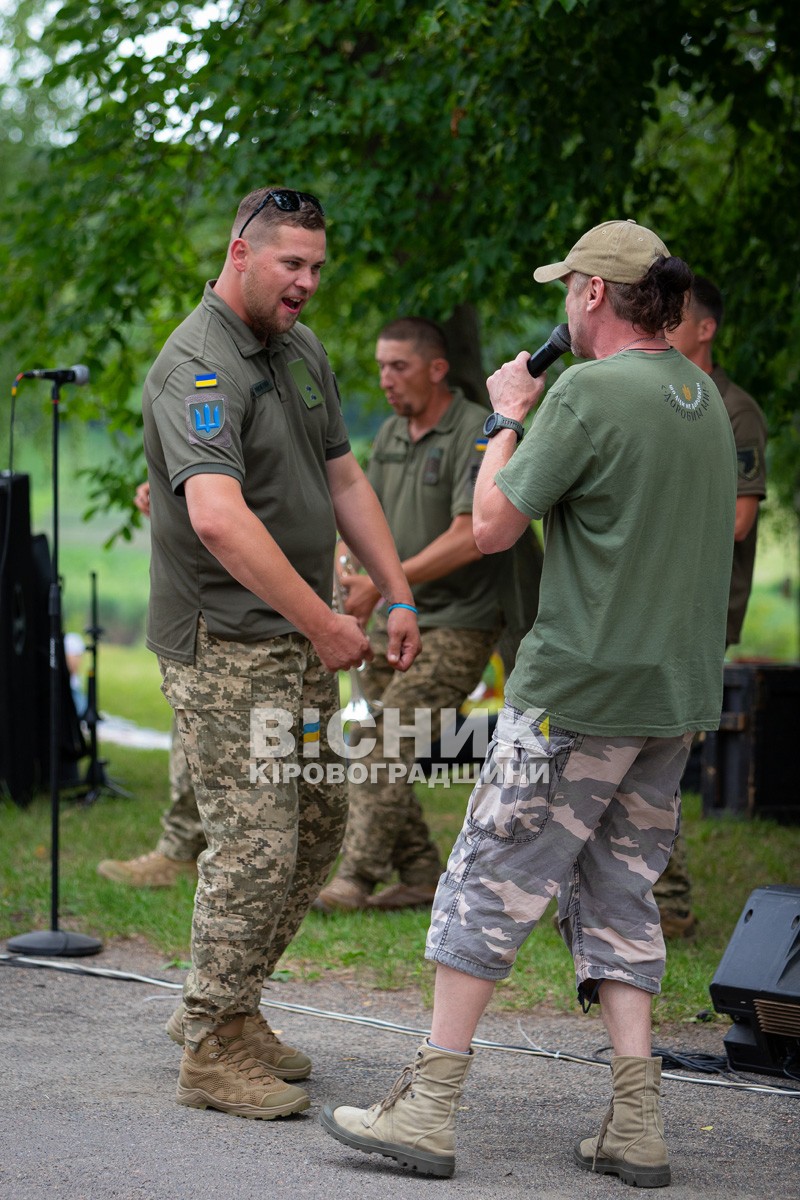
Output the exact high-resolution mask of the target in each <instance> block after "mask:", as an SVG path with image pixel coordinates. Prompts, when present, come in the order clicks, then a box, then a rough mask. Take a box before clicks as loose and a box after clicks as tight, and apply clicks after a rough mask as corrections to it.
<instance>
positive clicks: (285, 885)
mask: <svg viewBox="0 0 800 1200" xmlns="http://www.w3.org/2000/svg"><path fill="white" fill-rule="evenodd" d="M159 665H160V667H161V672H162V676H163V685H162V688H163V691H164V694H165V695H166V697H167V699H168V700H169V702H170V704H171V705H172V708H173V710H174V712H175V716H176V720H177V724H178V729H179V732H180V735H181V740H182V743H183V747H184V750H185V752H186V759H187V762H188V764H189V770H190V773H191V778H192V784H193V786H194V792H195V795H196V797H197V807H198V809H199V812H200V817H201V819H202V822H203V829H204V831H205V836H206V840H207V842H208V848H207V849H206V850H204V851H203V853H202V854H201V855H200V858H199V860H198V881H197V893H196V896H195V906H194V918H193V921H192V969H191V971H190V972H189V975H188V977H187V980H186V984H185V986H184V993H183V998H184V1003H185V1005H186V1016H185V1017H184V1023H183V1029H184V1034H185V1037H186V1041H187V1043H188V1045H190V1046H191V1047H192V1048H196V1047H197V1046H199V1045H200V1043H201V1042H202V1040H203V1038H204V1037H205V1036H206V1035H207V1034H208V1033H209V1032H210V1031H211V1030H212V1029H214V1028H216V1027H217V1026H218V1025H222V1024H225V1023H226V1022H227V1021H230V1020H231V1019H232V1018H233V1017H234V1016H236V1015H237V1014H239V1013H251V1014H252V1013H255V1012H257V1011H258V1004H259V1000H260V998H261V989H262V987H263V984H264V981H265V980H266V979H267V978H268V977H269V975H270V974H271V973H272V971H273V970H274V968H275V964H276V963H277V961H278V959H279V958H280V956H281V954H282V953H283V951H284V950H285V948H286V946H287V945H288V944H289V942H290V941H291V939H292V937H293V936H294V934H295V933H296V931H297V929H298V927H299V925H300V922H301V921H302V920H303V917H304V916H305V914H306V912H307V911H308V908H309V906H310V904H311V902H312V900H313V899H314V898H315V896H316V895H317V893H318V892H319V890H320V888H321V887H322V884H323V883H324V882H325V879H326V878H327V875H328V873H329V871H330V868H331V866H332V864H333V862H334V860H335V858H336V855H337V853H338V850H339V846H340V844H341V840H342V835H343V833H344V826H345V821H346V816H347V797H346V789H345V785H344V784H329V783H324V782H323V783H321V784H319V785H317V784H313V783H309V782H307V781H306V780H305V779H303V778H302V777H301V778H299V779H290V780H288V781H283V779H282V777H280V779H281V781H279V782H277V783H272V782H261V781H260V780H259V781H257V782H254V783H251V782H250V778H251V777H250V773H249V772H250V761H249V760H250V712H251V708H253V707H254V706H265V707H266V706H269V707H273V708H285V709H286V710H288V711H289V712H291V713H292V714H293V718H294V720H293V724H294V728H295V730H300V729H302V710H303V708H304V707H308V708H317V709H319V713H320V720H321V722H322V723H323V727H324V726H325V725H326V724H327V722H328V720H330V718H331V717H332V716H333V714H334V713H335V712H336V710H337V709H338V707H339V705H338V695H337V689H336V680H335V677H334V676H333V675H331V674H330V673H329V672H327V671H326V670H325V669H324V668H323V667H322V664H321V663H320V661H319V659H318V658H317V656H316V654H315V653H314V651H313V649H312V647H311V645H310V643H309V642H308V641H307V640H306V639H305V638H304V637H302V636H301V635H300V634H286V635H283V636H280V637H275V638H271V639H270V640H269V641H267V642H264V643H261V644H255V645H254V644H250V643H241V642H231V641H224V640H221V639H218V638H215V637H212V636H210V635H209V634H208V633H207V630H206V628H205V625H204V623H203V621H202V619H201V621H200V622H199V624H198V633H197V646H196V657H195V663H194V665H189V664H186V663H180V662H177V661H175V660H173V659H167V658H160V659H159ZM280 761H281V762H282V763H286V762H287V761H291V760H287V759H282V760H280ZM317 761H318V762H319V763H320V764H321V765H322V767H323V770H324V768H325V767H326V765H327V764H328V763H333V762H340V760H339V759H337V758H336V757H335V756H334V754H333V752H332V751H331V750H330V749H329V748H328V747H327V743H325V742H324V741H323V742H322V743H321V745H320V751H319V758H318V760H317Z"/></svg>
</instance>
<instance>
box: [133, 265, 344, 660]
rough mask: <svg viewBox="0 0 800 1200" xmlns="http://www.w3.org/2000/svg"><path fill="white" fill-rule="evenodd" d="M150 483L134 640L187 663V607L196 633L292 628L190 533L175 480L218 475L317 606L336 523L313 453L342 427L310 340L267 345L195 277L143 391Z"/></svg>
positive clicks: (328, 574) (319, 351) (251, 634)
mask: <svg viewBox="0 0 800 1200" xmlns="http://www.w3.org/2000/svg"><path fill="white" fill-rule="evenodd" d="M142 408H143V416H144V447H145V456H146V458H147V467H148V478H149V480H150V514H151V545H152V555H151V564H150V607H149V613H148V626H147V644H148V646H149V647H150V649H151V650H154V651H155V652H156V653H157V654H161V655H164V656H166V657H167V658H173V659H177V660H178V661H179V662H193V661H194V641H195V631H196V628H197V619H198V616H199V615H200V614H201V613H202V614H203V616H204V617H205V620H206V624H207V625H208V629H209V632H210V633H212V634H213V635H214V636H216V637H220V638H229V639H231V640H232V641H241V642H258V641H262V640H263V639H265V638H269V637H274V636H276V635H278V634H281V633H287V632H291V631H292V629H293V626H292V625H291V623H290V622H289V621H287V620H286V618H285V617H283V616H282V615H281V614H280V613H277V612H276V611H275V610H274V609H272V608H270V607H269V605H267V604H265V603H264V601H263V600H260V599H259V598H258V597H257V596H255V595H254V594H253V593H252V592H250V591H248V590H247V588H245V587H243V586H242V585H241V584H240V583H238V582H237V581H236V580H235V579H233V578H232V576H231V575H230V574H229V573H228V572H227V571H226V570H225V568H224V567H223V566H222V565H221V564H220V563H219V561H218V560H217V559H216V558H215V557H214V555H213V554H211V553H210V552H209V551H208V550H206V548H205V547H204V546H203V544H202V542H201V541H200V539H199V538H198V536H197V534H196V533H195V532H194V529H193V528H192V525H191V522H190V520H189V514H188V511H187V505H186V500H185V498H184V494H183V485H184V483H185V481H186V480H187V479H188V478H189V477H190V476H192V475H215V474H220V475H229V476H231V477H232V478H234V479H236V480H238V481H239V483H240V484H241V486H242V494H243V496H244V500H245V503H246V504H247V506H248V508H250V509H251V510H252V512H254V513H255V514H256V516H257V517H258V518H259V520H260V521H262V522H263V524H264V526H265V528H266V529H267V530H268V531H269V533H270V534H271V535H272V537H273V538H274V539H275V541H276V542H277V543H278V545H279V546H280V548H281V550H282V551H283V552H284V554H285V555H286V557H287V558H288V559H289V561H290V563H291V564H292V566H293V567H294V569H295V570H296V571H297V572H298V574H299V575H301V576H302V578H303V579H304V580H305V581H306V582H307V583H308V584H309V585H310V586H311V587H312V588H313V589H314V591H315V592H316V593H317V594H318V595H319V596H320V597H321V598H322V599H324V600H325V601H326V603H330V599H331V591H332V578H333V554H334V546H335V539H336V521H335V517H334V511H333V504H332V501H331V496H330V492H329V489H328V479H327V471H326V466H325V464H326V462H327V460H328V459H331V458H336V457H339V456H340V455H343V454H346V453H347V452H348V451H349V449H350V446H349V442H348V438H347V430H346V428H345V425H344V421H343V419H342V415H341V406H340V401H339V394H338V391H337V387H336V381H335V379H334V376H333V372H332V371H331V369H330V365H329V363H328V359H327V356H326V354H325V351H324V349H323V347H322V345H321V343H320V342H319V341H318V340H317V338H315V337H314V335H313V334H312V333H311V331H310V330H309V329H307V328H306V327H305V326H303V325H299V324H298V325H295V327H294V328H293V329H292V330H291V332H290V333H288V334H285V335H282V336H278V337H275V338H271V339H270V341H269V343H268V344H267V346H266V347H265V346H264V345H262V343H261V342H259V341H258V339H257V338H256V337H255V335H254V334H253V332H252V330H251V329H250V327H249V326H248V325H246V324H245V323H244V321H242V320H241V319H240V318H239V317H237V316H236V314H235V313H234V312H233V311H232V310H231V309H230V308H229V307H228V305H227V304H225V302H224V301H223V300H221V299H220V297H219V296H218V295H217V294H216V292H215V291H214V290H213V285H212V284H211V283H209V284H206V288H205V292H204V295H203V299H202V301H201V303H200V304H199V305H198V307H197V308H196V309H195V310H194V312H192V313H190V315H189V316H188V317H187V318H186V320H185V321H183V323H182V324H181V325H179V326H178V328H177V329H176V330H175V332H174V333H173V334H172V335H171V336H170V338H169V339H168V340H167V342H166V344H165V346H164V348H163V349H162V351H161V353H160V354H159V356H158V358H157V359H156V361H155V363H154V364H153V366H152V368H151V370H150V372H149V374H148V376H147V379H146V381H145V386H144V396H143V405H142Z"/></svg>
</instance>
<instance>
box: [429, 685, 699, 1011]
mask: <svg viewBox="0 0 800 1200" xmlns="http://www.w3.org/2000/svg"><path fill="white" fill-rule="evenodd" d="M691 740H692V735H691V734H686V735H684V736H682V737H672V738H648V737H616V738H607V737H596V736H592V735H589V734H581V733H574V732H571V731H569V730H565V729H559V728H556V726H554V725H548V724H547V723H546V717H545V715H544V714H542V715H541V716H539V717H537V718H534V717H533V716H532V715H531V714H524V713H521V712H519V710H518V709H514V708H511V707H510V706H508V705H507V706H506V707H505V708H504V709H503V711H502V713H501V714H500V717H499V719H498V723H497V728H496V730H495V734H494V737H493V739H492V742H491V744H490V746H489V752H488V754H487V757H486V761H485V763H484V765H483V768H482V771H481V777H480V780H479V782H478V783H477V784H476V786H475V788H474V789H473V792H472V795H471V796H470V799H469V802H468V806H467V813H466V818H465V821H464V825H463V827H462V830H461V833H460V834H459V836H458V839H457V841H456V844H455V846H454V847H453V850H452V851H451V854H450V858H449V860H448V863H447V869H446V870H445V872H444V874H443V875H442V876H441V878H440V880H439V886H438V889H437V892H436V898H435V900H434V902H433V911H432V914H431V926H430V930H429V932H428V941H427V947H426V957H427V958H429V959H433V960H434V961H436V962H439V963H443V964H445V965H447V966H450V967H454V968H455V969H456V970H459V971H464V972H465V973H466V974H468V975H473V976H476V977H478V978H481V979H503V978H505V977H506V976H507V975H508V974H509V972H510V971H511V968H512V965H513V963H514V960H515V958H516V955H517V952H518V950H519V947H520V946H521V945H522V943H523V941H524V940H525V938H526V937H527V936H528V934H529V933H530V931H531V930H532V929H533V928H534V926H535V925H536V923H537V921H538V920H539V919H540V917H541V916H542V913H543V912H544V910H545V908H546V907H547V904H548V902H549V901H550V899H551V898H552V897H553V896H554V895H556V894H558V897H559V921H560V928H561V932H562V936H563V937H564V940H565V942H566V943H567V946H568V947H569V949H570V951H571V953H572V956H573V959H574V963H575V972H576V978H577V982H578V989H579V992H580V993H581V995H582V996H583V997H584V998H590V997H591V995H592V993H593V991H594V986H593V984H594V981H601V980H603V979H616V980H620V981H622V982H624V983H628V984H631V985H632V986H634V987H638V988H641V989H642V990H644V991H648V992H652V993H657V992H658V991H660V987H661V978H662V976H663V973H664V957H665V953H664V939H663V937H662V935H661V927H660V923H659V914H658V908H657V906H656V903H655V901H654V899H653V892H652V888H653V884H654V883H655V881H656V880H657V879H658V877H659V875H660V874H661V873H662V871H663V870H664V868H665V866H666V864H667V861H668V859H669V856H670V852H671V850H672V844H673V841H674V839H675V836H676V834H677V831H678V827H679V823H680V789H679V784H680V778H681V775H682V773H683V768H684V765H685V762H686V758H687V756H688V753H689V746H690V744H691Z"/></svg>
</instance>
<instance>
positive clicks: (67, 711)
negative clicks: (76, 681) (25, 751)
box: [30, 533, 86, 788]
mask: <svg viewBox="0 0 800 1200" xmlns="http://www.w3.org/2000/svg"><path fill="white" fill-rule="evenodd" d="M30 553H31V559H32V561H33V584H34V606H33V608H34V618H35V620H34V627H35V630H36V636H35V639H34V660H35V662H34V673H35V677H36V687H35V693H36V696H37V698H38V707H37V712H36V729H35V739H36V757H37V760H38V762H39V777H40V780H41V782H42V784H44V783H45V782H46V781H47V780H49V778H50V687H51V680H52V672H51V670H50V616H49V612H48V596H49V593H50V586H51V578H50V577H51V573H52V560H51V557H50V547H49V546H48V543H47V538H46V537H45V535H44V534H43V533H37V534H35V535H34V537H33V538H31V551H30ZM56 652H57V654H58V655H59V671H60V674H59V679H60V692H59V703H58V708H59V716H60V726H61V728H60V730H59V739H58V745H59V768H58V779H59V786H60V787H62V788H68V787H75V786H77V784H78V783H79V782H80V777H79V774H78V769H77V767H76V765H75V764H76V763H77V762H78V760H79V759H80V758H82V757H83V756H84V755H85V754H86V742H85V740H84V737H83V732H82V730H81V723H80V718H79V717H78V714H77V712H76V710H75V700H74V698H73V695H72V689H71V688H70V686H69V669H68V667H67V658H66V654H65V652H64V638H63V635H62V637H61V638H60V640H59V643H58V649H57V651H56Z"/></svg>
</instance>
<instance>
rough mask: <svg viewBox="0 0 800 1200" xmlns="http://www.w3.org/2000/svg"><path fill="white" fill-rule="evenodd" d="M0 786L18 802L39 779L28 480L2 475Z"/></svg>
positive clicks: (34, 598) (23, 802)
mask: <svg viewBox="0 0 800 1200" xmlns="http://www.w3.org/2000/svg"><path fill="white" fill-rule="evenodd" d="M0 570H2V575H1V576H0V786H3V787H4V788H5V790H7V792H8V794H9V795H10V796H11V798H12V799H13V800H14V801H15V802H16V803H17V804H19V805H26V804H28V803H29V802H30V800H31V797H32V795H33V792H34V790H35V789H36V787H37V786H38V785H39V783H40V781H41V769H40V766H41V764H40V763H39V759H38V753H37V751H38V737H37V710H38V697H37V691H36V688H37V670H36V638H37V636H38V623H37V620H36V603H37V589H36V578H35V571H34V566H33V555H32V553H31V515H30V480H29V477H28V476H27V475H9V473H8V472H7V471H6V472H4V473H3V474H1V475H0Z"/></svg>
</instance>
